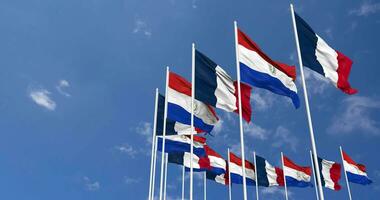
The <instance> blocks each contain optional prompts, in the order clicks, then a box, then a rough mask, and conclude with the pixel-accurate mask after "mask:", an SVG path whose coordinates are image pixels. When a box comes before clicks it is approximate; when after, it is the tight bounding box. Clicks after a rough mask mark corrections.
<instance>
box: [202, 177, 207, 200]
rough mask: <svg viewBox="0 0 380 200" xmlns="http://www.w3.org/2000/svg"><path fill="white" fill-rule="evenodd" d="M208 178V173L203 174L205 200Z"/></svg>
mask: <svg viewBox="0 0 380 200" xmlns="http://www.w3.org/2000/svg"><path fill="white" fill-rule="evenodd" d="M206 183H207V177H206V172H205V173H204V174H203V199H204V200H207V186H206Z"/></svg>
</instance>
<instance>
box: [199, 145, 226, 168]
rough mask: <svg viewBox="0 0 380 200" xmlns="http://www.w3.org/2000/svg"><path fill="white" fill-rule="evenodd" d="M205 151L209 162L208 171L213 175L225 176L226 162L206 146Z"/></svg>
mask: <svg viewBox="0 0 380 200" xmlns="http://www.w3.org/2000/svg"><path fill="white" fill-rule="evenodd" d="M204 149H205V151H206V155H207V157H208V159H209V160H210V166H211V168H210V171H212V172H213V173H215V174H225V173H226V171H227V169H226V167H227V162H226V160H224V159H223V158H222V156H221V155H219V154H218V153H216V152H215V151H214V150H213V149H211V148H210V147H209V146H208V145H205V146H204Z"/></svg>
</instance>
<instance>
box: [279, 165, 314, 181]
mask: <svg viewBox="0 0 380 200" xmlns="http://www.w3.org/2000/svg"><path fill="white" fill-rule="evenodd" d="M284 174H285V176H289V177H292V178H294V179H296V180H297V181H304V182H310V176H309V175H307V174H306V173H305V172H303V171H298V170H295V169H293V168H290V167H287V166H284Z"/></svg>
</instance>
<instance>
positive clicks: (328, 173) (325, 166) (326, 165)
mask: <svg viewBox="0 0 380 200" xmlns="http://www.w3.org/2000/svg"><path fill="white" fill-rule="evenodd" d="M318 167H319V171H320V175H321V181H322V186H324V187H326V188H329V189H331V190H336V191H337V190H340V189H341V188H342V187H341V186H340V185H339V179H340V177H341V174H340V170H341V165H340V164H339V163H336V162H334V161H329V160H325V159H322V158H319V157H318Z"/></svg>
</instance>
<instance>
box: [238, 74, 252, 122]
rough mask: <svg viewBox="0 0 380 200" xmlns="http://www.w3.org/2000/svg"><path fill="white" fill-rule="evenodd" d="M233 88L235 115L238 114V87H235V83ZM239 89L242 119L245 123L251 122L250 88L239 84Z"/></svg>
mask: <svg viewBox="0 0 380 200" xmlns="http://www.w3.org/2000/svg"><path fill="white" fill-rule="evenodd" d="M234 86H235V97H236V99H237V101H236V107H237V109H236V110H235V111H234V112H235V113H238V114H239V95H238V87H237V81H234ZM240 89H241V108H242V109H243V112H242V115H243V119H244V120H245V121H246V122H248V123H249V122H251V116H252V108H251V91H252V88H251V86H249V85H247V84H244V83H240Z"/></svg>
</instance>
